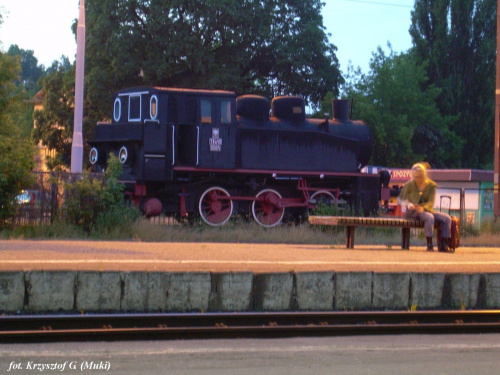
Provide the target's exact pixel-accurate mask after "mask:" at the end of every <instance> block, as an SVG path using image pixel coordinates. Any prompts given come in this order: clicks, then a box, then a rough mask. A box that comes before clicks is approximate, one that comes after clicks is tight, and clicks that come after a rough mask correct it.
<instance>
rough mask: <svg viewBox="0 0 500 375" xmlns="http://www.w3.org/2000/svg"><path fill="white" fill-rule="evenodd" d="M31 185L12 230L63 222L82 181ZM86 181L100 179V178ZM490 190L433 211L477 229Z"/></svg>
mask: <svg viewBox="0 0 500 375" xmlns="http://www.w3.org/2000/svg"><path fill="white" fill-rule="evenodd" d="M34 175H35V183H34V184H33V186H31V187H30V188H29V189H26V190H24V191H23V192H22V193H21V194H19V195H18V196H17V197H16V201H17V205H18V210H17V215H16V216H15V217H14V218H13V219H12V222H13V225H14V226H20V225H37V224H51V223H52V222H53V221H54V220H55V218H57V217H59V218H63V215H64V201H65V197H66V192H65V185H66V184H67V183H71V182H73V181H76V180H79V179H81V178H82V175H81V174H74V173H69V172H34ZM90 178H98V179H102V178H104V176H103V175H102V174H97V175H91V176H90ZM494 193H495V191H494V189H493V188H485V189H470V188H438V191H437V194H436V204H435V206H434V208H435V209H436V210H439V211H443V212H446V213H450V214H451V215H453V216H458V217H459V218H460V222H461V223H463V225H465V224H472V225H480V224H481V221H482V220H484V219H485V218H488V217H493V209H494ZM154 221H155V222H157V223H161V224H167V225H168V224H171V223H172V224H178V223H177V221H175V220H172V219H171V218H163V217H162V218H156V219H155V220H154Z"/></svg>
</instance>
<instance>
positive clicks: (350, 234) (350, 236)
mask: <svg viewBox="0 0 500 375" xmlns="http://www.w3.org/2000/svg"><path fill="white" fill-rule="evenodd" d="M355 230H356V227H352V226H347V227H346V231H347V232H346V234H347V236H346V247H347V248H348V249H354V232H355Z"/></svg>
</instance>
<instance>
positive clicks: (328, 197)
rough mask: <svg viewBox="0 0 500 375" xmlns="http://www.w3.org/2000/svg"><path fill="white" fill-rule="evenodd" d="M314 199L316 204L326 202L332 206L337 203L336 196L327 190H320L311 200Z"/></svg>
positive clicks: (325, 203)
mask: <svg viewBox="0 0 500 375" xmlns="http://www.w3.org/2000/svg"><path fill="white" fill-rule="evenodd" d="M313 199H314V202H315V203H314V204H324V205H327V206H331V205H332V204H335V197H334V196H333V194H332V193H330V192H329V191H327V190H320V191H317V192H315V193H314V194H313V195H311V200H313Z"/></svg>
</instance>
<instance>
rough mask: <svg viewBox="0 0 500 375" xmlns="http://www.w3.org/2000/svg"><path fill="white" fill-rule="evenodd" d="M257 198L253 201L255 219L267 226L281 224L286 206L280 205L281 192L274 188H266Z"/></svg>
mask: <svg viewBox="0 0 500 375" xmlns="http://www.w3.org/2000/svg"><path fill="white" fill-rule="evenodd" d="M255 198H256V200H255V201H254V202H253V203H252V214H253V218H254V219H255V221H256V222H257V223H259V225H262V226H263V227H266V228H271V227H274V226H276V225H278V224H280V223H281V220H282V219H283V216H284V215H285V207H281V205H280V202H281V195H280V193H278V192H277V191H276V190H273V189H264V190H262V191H260V192H259V193H258V194H257V195H256V196H255Z"/></svg>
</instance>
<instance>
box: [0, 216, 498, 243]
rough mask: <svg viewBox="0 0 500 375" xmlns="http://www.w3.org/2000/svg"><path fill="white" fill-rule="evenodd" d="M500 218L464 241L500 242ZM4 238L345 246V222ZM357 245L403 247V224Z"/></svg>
mask: <svg viewBox="0 0 500 375" xmlns="http://www.w3.org/2000/svg"><path fill="white" fill-rule="evenodd" d="M499 227H500V224H499V223H489V224H488V225H487V226H485V227H484V228H483V229H481V231H479V230H471V229H470V228H464V229H465V231H464V233H463V234H462V237H461V246H493V247H497V246H499V244H500V230H498V228H499ZM0 238H2V239H95V240H110V241H120V240H124V241H142V242H225V243H270V244H273V243H274V244H322V245H331V246H339V247H342V246H343V245H344V244H345V229H344V228H343V227H316V226H311V225H309V224H308V223H303V224H283V225H281V226H278V227H275V228H263V227H261V226H259V225H257V224H256V223H254V222H253V221H250V222H247V221H244V220H233V221H230V222H229V223H228V224H226V225H225V226H222V227H211V226H208V225H204V224H199V223H197V224H192V225H189V224H179V223H177V222H175V221H174V220H172V219H170V220H148V219H139V220H137V221H135V222H134V223H132V224H131V225H123V226H122V225H118V226H116V227H114V228H112V229H110V230H106V231H92V232H91V233H90V234H88V233H86V232H85V231H83V230H82V229H80V228H78V227H75V226H73V225H70V224H67V223H63V222H56V223H54V224H52V225H39V226H24V227H18V228H14V229H10V230H3V231H2V232H0ZM355 241H356V242H355V243H356V245H381V246H386V247H387V249H399V248H400V245H401V230H400V229H390V228H357V229H356V240H355ZM424 243H425V238H424V236H423V233H422V231H421V230H414V231H413V232H412V238H411V245H412V246H424Z"/></svg>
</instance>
